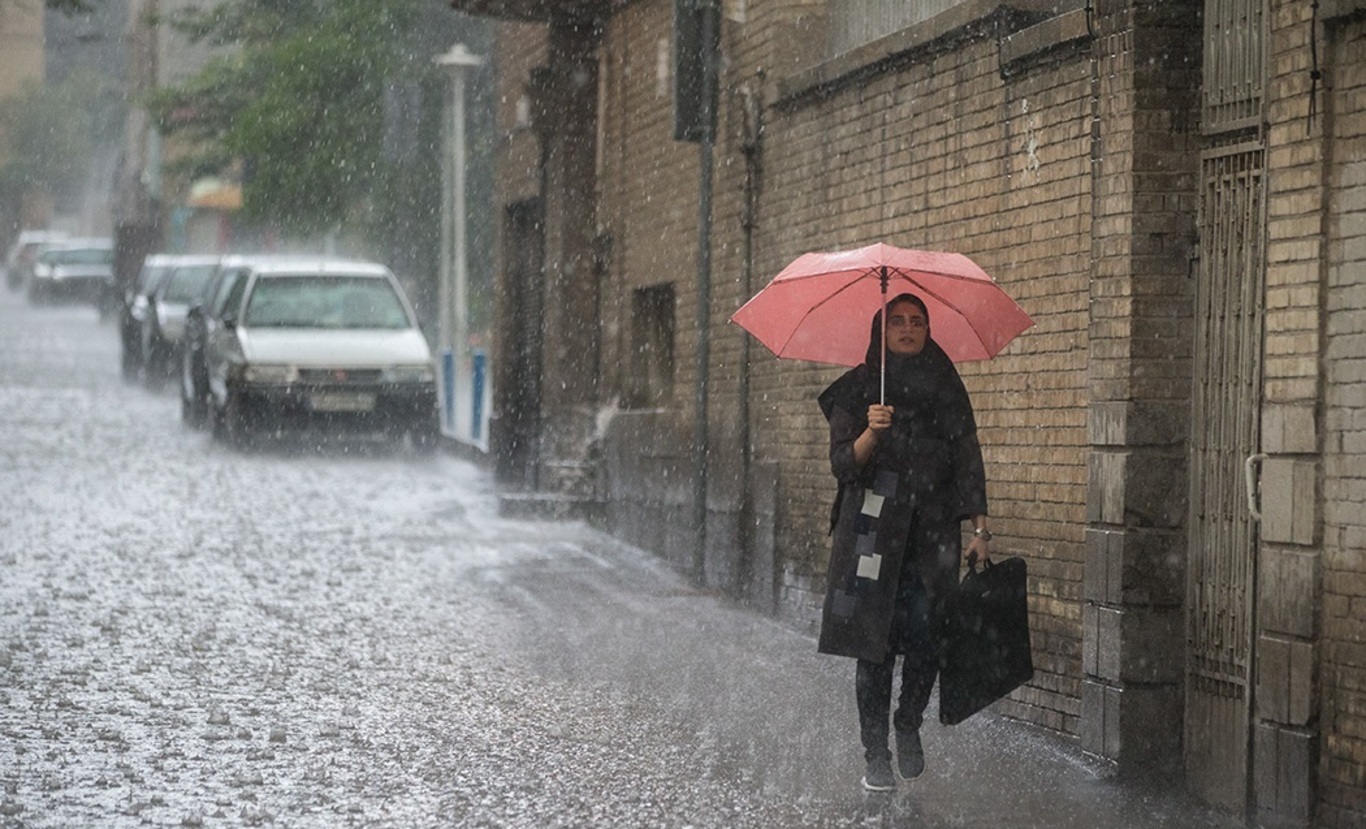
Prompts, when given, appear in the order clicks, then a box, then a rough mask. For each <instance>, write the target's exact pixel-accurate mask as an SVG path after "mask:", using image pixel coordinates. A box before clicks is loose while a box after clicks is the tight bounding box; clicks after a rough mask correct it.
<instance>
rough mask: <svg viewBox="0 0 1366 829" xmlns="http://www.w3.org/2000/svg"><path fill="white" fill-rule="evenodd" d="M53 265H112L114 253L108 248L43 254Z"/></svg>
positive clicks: (65, 249)
mask: <svg viewBox="0 0 1366 829" xmlns="http://www.w3.org/2000/svg"><path fill="white" fill-rule="evenodd" d="M43 260H44V261H46V262H49V263H51V264H53V265H112V264H114V251H112V250H110V249H109V248H58V249H56V250H49V251H47V252H46V253H44V254H43Z"/></svg>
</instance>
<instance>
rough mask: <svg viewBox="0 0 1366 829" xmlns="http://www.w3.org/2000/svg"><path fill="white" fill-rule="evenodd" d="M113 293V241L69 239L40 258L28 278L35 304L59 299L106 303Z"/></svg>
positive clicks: (29, 290) (31, 298) (30, 295)
mask: <svg viewBox="0 0 1366 829" xmlns="http://www.w3.org/2000/svg"><path fill="white" fill-rule="evenodd" d="M113 290H114V243H113V241H112V240H110V239H67V240H66V241H63V242H54V243H53V244H51V245H49V246H48V247H47V248H46V249H45V250H44V251H43V252H42V253H40V254H39V255H38V261H37V262H35V263H34V265H33V270H32V272H31V273H30V275H29V282H28V296H29V299H30V300H32V301H34V302H45V301H48V300H51V299H57V298H74V299H84V300H88V301H90V302H96V303H100V302H105V301H107V300H108V299H109V296H110V293H111V292H112V291H113Z"/></svg>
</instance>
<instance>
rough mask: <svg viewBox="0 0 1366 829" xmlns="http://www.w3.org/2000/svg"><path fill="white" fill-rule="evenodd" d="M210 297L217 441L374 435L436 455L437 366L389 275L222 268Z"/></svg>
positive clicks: (369, 268)
mask: <svg viewBox="0 0 1366 829" xmlns="http://www.w3.org/2000/svg"><path fill="white" fill-rule="evenodd" d="M212 291H213V292H214V293H215V295H216V296H215V297H214V298H212V299H211V303H212V305H213V310H212V312H211V314H212V317H213V318H211V319H206V320H205V323H206V324H205V326H204V335H203V337H204V342H203V345H202V349H203V363H204V366H205V370H206V375H207V385H208V389H207V390H208V407H209V417H210V420H211V423H212V425H213V433H214V435H215V436H216V437H218V438H220V439H224V440H226V441H228V442H238V441H240V439H241V438H243V437H245V436H247V435H249V434H279V433H282V432H287V431H295V430H323V431H326V432H351V433H357V432H369V433H380V434H385V435H390V436H395V437H398V436H402V435H403V434H407V435H409V436H410V437H411V439H412V441H413V443H414V445H415V446H416V447H418V448H421V449H430V448H433V447H435V445H436V443H437V440H438V437H439V434H440V425H439V419H438V410H437V403H436V368H435V365H434V363H433V360H432V353H431V349H430V348H429V346H428V344H427V340H426V337H424V336H423V334H422V331H421V330H420V329H419V328H418V325H417V318H416V316H415V315H414V313H413V309H412V306H411V305H410V304H409V303H408V299H407V297H406V296H404V293H403V289H402V288H401V287H400V285H399V283H398V280H397V279H395V278H394V275H393V274H392V273H390V272H389V269H388V268H385V267H384V266H383V265H378V264H375V263H372V262H361V261H354V260H338V259H310V258H299V257H290V258H282V259H259V258H257V259H249V260H247V263H246V264H245V265H244V266H242V267H240V268H237V269H236V270H235V271H229V265H226V264H225V265H224V267H223V271H222V272H221V273H220V276H219V277H218V278H217V279H215V281H214V284H213V288H212Z"/></svg>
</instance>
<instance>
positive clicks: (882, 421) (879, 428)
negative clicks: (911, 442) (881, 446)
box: [868, 403, 892, 434]
mask: <svg viewBox="0 0 1366 829" xmlns="http://www.w3.org/2000/svg"><path fill="white" fill-rule="evenodd" d="M891 427H892V407H891V406H882V405H879V404H877V403H874V404H873V405H871V406H869V407H868V428H869V429H872V430H873V431H874V432H875V433H878V434H881V433H882V432H885V431H887V430H888V429H890V428H891Z"/></svg>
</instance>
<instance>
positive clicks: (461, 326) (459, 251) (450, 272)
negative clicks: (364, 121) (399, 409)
mask: <svg viewBox="0 0 1366 829" xmlns="http://www.w3.org/2000/svg"><path fill="white" fill-rule="evenodd" d="M483 62H484V61H483V58H480V57H479V56H477V55H474V54H472V53H470V51H469V50H468V49H466V48H465V44H463V43H457V44H455V45H454V46H452V47H451V48H450V51H448V52H446V53H445V54H444V55H441V56H440V57H438V58H436V63H437V65H438V66H440V67H442V68H443V69H445V70H446V71H447V72H449V73H450V76H451V97H450V104H449V107H448V117H447V119H446V127H445V132H446V136H445V138H446V140H445V147H444V152H443V153H442V164H441V184H442V187H441V275H440V286H439V287H440V291H439V302H440V303H441V307H440V315H439V317H438V325H439V332H438V337H439V339H440V345H441V352H442V383H441V388H442V401H441V402H442V418H441V421H442V426H443V428H444V429H445V430H446V431H447V432H448V433H455V436H456V437H457V438H463V439H466V440H468V439H469V437H470V434H471V428H469V427H468V426H467V427H466V428H464V429H461V428H460V426H462V425H465V424H463V423H462V422H461V421H463V420H464V419H465V418H463V417H461V416H460V415H462V414H463V415H468V416H469V418H470V420H471V421H472V418H473V413H472V412H469V411H463V410H462V411H460V412H457V410H456V407H455V397H456V390H457V389H465V388H467V387H472V385H473V383H472V382H471V381H470V367H469V365H468V363H469V354H468V351H469V295H468V275H467V271H466V254H465V75H466V72H467V71H468V70H470V69H473V68H475V67H478V66H480V65H482V64H483ZM466 408H468V407H466ZM471 425H472V424H471Z"/></svg>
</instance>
